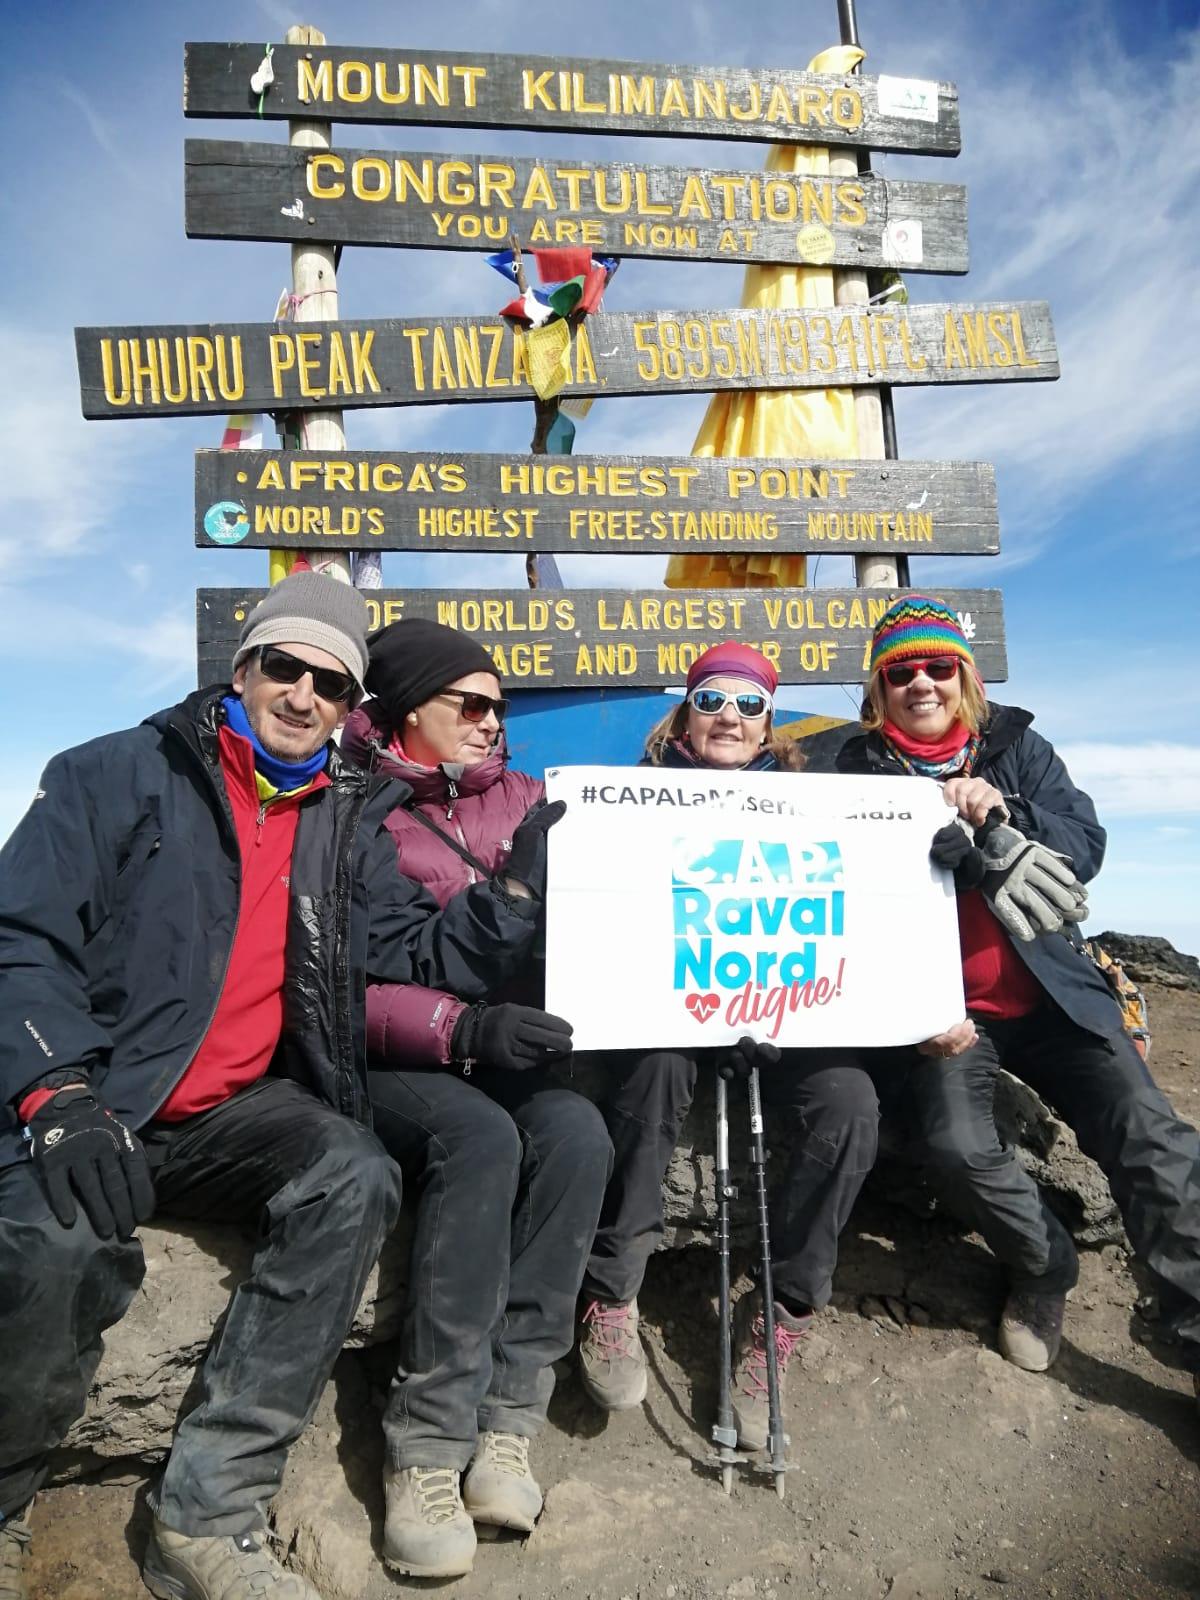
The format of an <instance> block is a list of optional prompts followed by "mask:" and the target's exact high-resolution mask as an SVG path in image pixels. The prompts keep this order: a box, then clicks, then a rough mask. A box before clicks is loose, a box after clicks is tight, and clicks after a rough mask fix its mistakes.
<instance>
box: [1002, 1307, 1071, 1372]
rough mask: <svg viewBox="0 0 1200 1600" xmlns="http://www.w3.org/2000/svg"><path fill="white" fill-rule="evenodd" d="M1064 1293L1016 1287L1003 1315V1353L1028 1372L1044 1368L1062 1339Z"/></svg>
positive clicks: (1064, 1309) (1054, 1354) (1052, 1357)
mask: <svg viewBox="0 0 1200 1600" xmlns="http://www.w3.org/2000/svg"><path fill="white" fill-rule="evenodd" d="M1066 1309H1067V1297H1066V1295H1065V1294H1036V1293H1035V1292H1034V1291H1033V1290H1032V1289H1014V1290H1013V1291H1012V1293H1011V1294H1010V1295H1009V1297H1008V1299H1007V1301H1006V1302H1005V1305H1004V1313H1003V1315H1002V1316H1001V1318H1000V1335H999V1340H998V1342H999V1345H1000V1354H1001V1355H1002V1356H1003V1357H1004V1359H1005V1360H1006V1361H1011V1362H1012V1364H1013V1366H1014V1367H1021V1368H1023V1369H1024V1371H1026V1372H1045V1370H1046V1368H1047V1367H1048V1366H1050V1364H1051V1363H1052V1362H1053V1360H1054V1358H1055V1356H1056V1355H1057V1354H1058V1347H1059V1345H1060V1344H1061V1343H1062V1330H1063V1314H1064V1312H1065V1311H1066Z"/></svg>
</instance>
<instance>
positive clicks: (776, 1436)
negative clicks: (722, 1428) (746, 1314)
mask: <svg viewBox="0 0 1200 1600" xmlns="http://www.w3.org/2000/svg"><path fill="white" fill-rule="evenodd" d="M747 1089H748V1091H749V1095H750V1171H751V1173H752V1175H753V1177H754V1191H755V1199H756V1202H757V1204H758V1235H759V1239H760V1241H761V1244H762V1271H761V1274H760V1282H761V1284H762V1297H763V1342H764V1344H765V1345H766V1356H767V1427H768V1434H767V1447H768V1449H769V1450H770V1452H771V1472H772V1474H773V1475H774V1478H775V1493H776V1494H777V1495H778V1496H779V1498H780V1499H781V1500H782V1499H783V1497H784V1493H785V1488H784V1484H785V1474H786V1472H787V1457H786V1456H785V1454H784V1449H785V1446H786V1444H787V1440H786V1438H785V1436H784V1432H783V1413H782V1410H781V1408H780V1404H779V1352H778V1350H777V1349H776V1348H775V1286H774V1284H773V1283H772V1281H771V1224H770V1221H769V1219H768V1215H767V1156H766V1149H765V1146H764V1141H763V1112H762V1095H761V1093H760V1090H759V1083H758V1068H757V1067H755V1066H752V1067H751V1068H750V1076H749V1079H748V1080H747Z"/></svg>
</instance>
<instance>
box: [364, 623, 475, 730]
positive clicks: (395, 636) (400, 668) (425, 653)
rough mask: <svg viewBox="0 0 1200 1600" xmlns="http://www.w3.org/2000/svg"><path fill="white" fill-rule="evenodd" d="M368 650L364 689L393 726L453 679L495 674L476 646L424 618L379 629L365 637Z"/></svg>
mask: <svg viewBox="0 0 1200 1600" xmlns="http://www.w3.org/2000/svg"><path fill="white" fill-rule="evenodd" d="M367 648H368V651H369V652H370V660H369V665H368V667H367V688H368V689H369V690H370V691H371V693H372V694H373V695H375V696H376V697H377V698H378V699H379V700H381V701H382V702H383V707H384V710H385V711H386V712H387V714H388V716H389V718H390V719H391V722H392V725H393V726H399V724H400V723H401V722H402V721H403V720H404V718H405V717H406V716H407V715H408V713H409V712H410V711H412V710H413V709H414V707H416V706H423V705H424V704H425V702H426V700H428V699H430V698H431V697H432V696H433V695H435V694H437V692H438V690H439V689H444V688H445V687H446V685H447V684H450V683H453V682H454V681H455V680H456V679H458V678H466V677H469V676H470V674H471V673H473V672H490V673H491V674H492V676H493V677H495V678H499V676H500V674H499V672H498V671H497V670H496V664H495V662H494V661H493V660H492V658H491V656H490V655H489V654H488V652H487V651H486V650H485V649H484V648H483V646H482V645H481V644H476V642H475V640H474V639H472V638H470V636H469V635H467V634H465V633H459V632H458V630H457V629H456V628H447V627H444V626H443V625H442V624H441V623H440V622H426V621H425V619H424V618H423V617H410V618H407V619H406V620H405V621H403V622H393V623H391V624H390V625H389V626H388V627H386V628H381V629H380V630H379V632H378V633H373V634H372V635H371V637H370V638H369V639H368V640H367Z"/></svg>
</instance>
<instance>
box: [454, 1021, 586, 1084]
mask: <svg viewBox="0 0 1200 1600" xmlns="http://www.w3.org/2000/svg"><path fill="white" fill-rule="evenodd" d="M574 1031H575V1030H574V1029H573V1028H572V1027H571V1024H570V1023H569V1022H564V1021H563V1019H562V1018H561V1017H555V1016H552V1015H551V1014H550V1012H549V1011H539V1010H538V1009H537V1007H536V1006H516V1005H502V1006H483V1005H480V1006H468V1008H467V1009H466V1011H464V1012H463V1014H462V1016H460V1017H459V1019H458V1021H457V1022H456V1023H455V1024H454V1033H453V1036H452V1037H451V1040H450V1055H451V1057H452V1059H453V1060H455V1061H457V1062H459V1063H461V1064H462V1065H463V1066H464V1067H469V1066H471V1065H473V1064H474V1063H475V1062H476V1061H478V1062H479V1064H480V1065H481V1066H484V1067H503V1068H505V1069H506V1070H507V1071H509V1072H523V1071H524V1070H525V1069H526V1068H527V1067H544V1066H548V1065H549V1063H550V1062H551V1061H557V1060H559V1059H560V1058H561V1057H562V1056H568V1055H570V1053H571V1035H572V1033H573V1032H574Z"/></svg>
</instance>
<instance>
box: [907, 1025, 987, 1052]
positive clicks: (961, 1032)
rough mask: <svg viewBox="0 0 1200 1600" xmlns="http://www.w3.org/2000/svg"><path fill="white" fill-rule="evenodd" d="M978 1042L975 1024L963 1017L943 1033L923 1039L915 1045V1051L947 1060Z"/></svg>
mask: <svg viewBox="0 0 1200 1600" xmlns="http://www.w3.org/2000/svg"><path fill="white" fill-rule="evenodd" d="M978 1043H979V1034H978V1032H977V1030H976V1027H975V1024H974V1023H973V1022H972V1021H971V1019H970V1017H964V1019H963V1020H962V1022H956V1023H955V1024H954V1026H953V1027H952V1028H947V1029H946V1031H945V1033H935V1034H934V1036H933V1038H932V1039H925V1040H924V1041H923V1042H922V1043H921V1044H919V1045H918V1046H917V1053H918V1054H919V1055H923V1056H931V1057H933V1058H934V1059H935V1060H943V1061H949V1060H951V1059H952V1058H953V1057H954V1056H961V1055H965V1054H966V1052H967V1051H968V1050H970V1049H971V1048H972V1047H973V1046H974V1045H977V1044H978Z"/></svg>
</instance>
